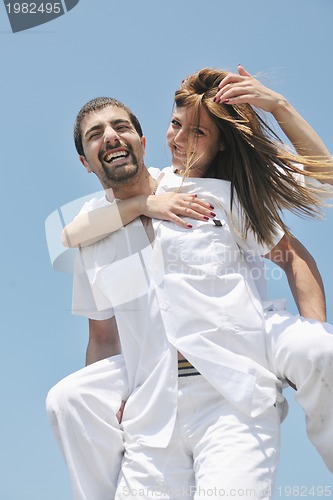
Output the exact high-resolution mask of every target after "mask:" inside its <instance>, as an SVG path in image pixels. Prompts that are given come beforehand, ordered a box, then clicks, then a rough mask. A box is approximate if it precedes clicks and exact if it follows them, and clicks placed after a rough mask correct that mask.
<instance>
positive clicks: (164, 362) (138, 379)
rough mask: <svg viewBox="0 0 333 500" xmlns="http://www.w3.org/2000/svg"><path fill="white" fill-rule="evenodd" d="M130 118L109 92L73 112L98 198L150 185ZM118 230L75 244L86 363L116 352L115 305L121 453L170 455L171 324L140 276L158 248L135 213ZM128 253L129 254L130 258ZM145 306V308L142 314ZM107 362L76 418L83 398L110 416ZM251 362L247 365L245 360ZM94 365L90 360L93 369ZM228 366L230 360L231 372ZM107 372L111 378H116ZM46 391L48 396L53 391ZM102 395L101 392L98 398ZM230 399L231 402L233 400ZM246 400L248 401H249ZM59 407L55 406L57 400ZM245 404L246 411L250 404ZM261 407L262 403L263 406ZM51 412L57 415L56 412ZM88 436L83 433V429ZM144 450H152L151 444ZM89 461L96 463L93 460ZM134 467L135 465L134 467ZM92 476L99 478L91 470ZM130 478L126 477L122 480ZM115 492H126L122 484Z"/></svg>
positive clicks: (189, 474)
mask: <svg viewBox="0 0 333 500" xmlns="http://www.w3.org/2000/svg"><path fill="white" fill-rule="evenodd" d="M135 123H136V122H135V120H133V119H132V118H131V113H130V112H129V111H128V110H127V109H126V108H125V107H124V106H123V105H121V104H119V103H117V102H116V101H112V100H109V101H108V100H104V101H103V100H96V101H93V102H92V103H88V105H87V106H86V107H84V109H83V111H82V112H81V115H80V114H79V116H78V124H79V125H78V127H79V130H80V131H81V132H82V143H83V149H82V151H81V150H80V140H78V141H76V142H77V145H78V144H79V146H77V147H78V151H79V153H80V155H81V157H80V159H81V161H82V163H83V164H84V166H85V167H86V169H87V170H88V172H90V171H92V172H94V173H95V174H96V175H98V177H99V179H100V180H101V183H102V185H103V187H104V189H106V190H107V197H108V198H109V200H108V199H106V200H104V201H102V202H100V206H102V205H103V204H105V203H108V202H109V201H112V200H111V195H112V194H111V193H110V191H109V188H112V191H113V196H114V198H119V199H125V198H128V197H132V196H134V195H137V194H146V195H148V194H151V193H152V192H154V191H156V182H155V181H154V177H153V176H152V175H150V174H149V173H148V171H147V170H146V168H145V166H144V163H143V156H144V147H145V140H144V138H143V137H142V136H141V132H140V129H138V127H137V126H136V125H135ZM83 153H84V154H83ZM97 206H98V202H94V204H93V206H91V207H89V208H90V209H91V208H96V207H97ZM119 233H120V234H117V236H116V237H114V236H110V237H108V238H106V239H105V240H103V242H101V243H98V244H96V245H92V246H91V247H88V248H87V249H85V250H84V251H83V252H81V258H80V259H79V261H78V262H77V267H78V269H77V273H76V277H75V279H76V281H77V282H76V285H75V288H74V291H75V293H76V296H75V295H74V305H75V304H79V307H80V310H81V314H83V315H85V316H88V317H89V325H90V328H89V331H90V338H89V346H88V351H87V361H88V363H91V362H94V361H98V360H101V359H103V358H105V356H113V355H117V354H118V353H119V344H118V337H117V334H116V329H115V327H116V323H115V319H114V313H115V317H116V321H117V325H118V329H119V332H120V337H121V343H122V349H123V352H124V356H125V362H126V369H127V374H128V380H129V387H128V389H127V388H126V387H125V384H124V386H123V387H122V388H121V390H120V391H119V393H121V395H120V397H119V396H118V402H119V403H120V400H121V399H124V398H125V397H126V393H127V391H128V392H129V393H130V394H131V396H130V398H129V400H128V402H127V404H126V409H125V415H124V421H123V426H124V434H125V441H126V443H127V444H128V449H127V453H128V457H127V458H130V457H131V454H133V456H134V457H135V456H136V455H135V453H137V450H136V449H135V447H136V444H137V443H140V444H143V445H144V446H146V447H148V448H150V449H152V450H154V449H156V451H157V454H158V453H160V450H161V449H162V450H163V449H166V450H167V453H170V456H171V455H172V457H173V459H175V450H174V449H173V450H170V442H171V441H172V437H173V438H175V436H173V433H174V432H175V422H176V410H177V404H179V401H178V403H177V377H176V374H177V367H176V362H177V355H176V349H175V345H174V344H175V343H176V342H174V343H170V339H171V337H172V335H171V332H170V331H165V322H164V321H163V318H162V316H161V304H159V302H158V300H159V298H158V297H157V295H156V290H157V289H158V286H159V284H160V282H159V281H158V280H157V282H156V276H157V277H158V274H155V275H153V279H154V280H155V285H156V288H155V289H154V288H153V289H152V288H151V286H150V283H149V279H148V280H147V272H148V273H149V269H151V267H150V266H151V265H150V259H151V258H153V259H154V262H153V263H154V264H155V270H156V269H157V268H158V269H160V266H161V265H163V255H161V254H159V252H158V251H154V252H153V254H152V253H151V247H150V244H149V238H148V236H147V234H146V232H145V231H144V230H143V227H142V224H141V222H140V221H134V223H132V224H129V225H128V226H127V227H126V228H123V229H122V230H121V231H120V232H119ZM133 256H134V258H132V257H133ZM156 259H157V264H156ZM114 263H116V265H114ZM117 263H119V266H118V265H117ZM96 264H97V266H96ZM124 269H126V272H127V275H129V276H131V277H132V282H133V284H134V287H132V288H131V295H130V296H129V295H128V292H129V291H128V286H125V287H122V284H123V283H124V281H125V278H124ZM148 278H149V276H148ZM114 283H116V286H114ZM78 294H79V297H78ZM159 297H161V295H160V296H159ZM162 306H163V304H162ZM162 309H163V307H162ZM147 311H149V313H148V314H147ZM111 360H112V358H111ZM120 361H121V360H120ZM109 362H110V361H109V360H105V361H104V362H102V363H103V369H102V371H104V377H105V378H104V380H106V382H107V383H106V384H104V385H103V384H102V385H101V379H103V374H102V375H101V376H99V377H95V375H93V377H92V378H93V380H94V381H95V383H96V384H97V387H98V388H99V389H100V392H101V393H102V398H101V397H99V395H98V394H96V393H93V392H92V391H91V390H90V389H89V384H88V387H87V395H86V398H82V405H80V406H81V407H80V415H79V418H81V414H82V413H81V411H82V407H84V406H85V405H86V407H88V412H87V413H89V412H90V413H91V415H90V417H91V421H92V422H93V421H96V420H97V417H98V412H99V411H102V413H103V414H105V415H108V417H107V418H109V419H111V417H112V416H114V412H115V411H116V409H117V407H118V403H117V405H116V407H114V408H113V415H112V412H110V413H109V414H108V412H107V406H108V397H109V395H108V394H107V391H108V390H109V389H110V387H111V385H110V383H109V382H110V379H107V378H108V376H109V373H108V372H109V370H108V366H107V365H108V363H109ZM97 364H98V363H96V365H97ZM266 365H267V363H266V364H265V363H263V366H262V367H261V368H259V367H256V368H255V369H256V370H257V381H258V385H257V389H258V391H259V393H260V390H262V394H263V395H266V399H269V400H270V401H273V402H274V401H277V400H278V396H279V389H278V388H279V386H280V385H281V384H280V382H279V381H278V380H277V379H276V377H275V376H273V375H272V374H271V373H270V372H269V370H268V369H267V367H266ZM251 367H252V368H253V366H252V365H251ZM88 368H89V367H88ZM95 368H96V367H95V366H94V365H92V374H93V372H94V369H95ZM204 370H205V367H204V366H202V371H204ZM232 371H233V369H232V368H231V369H230V374H231V373H232ZM119 374H120V373H118V375H119ZM240 374H241V375H240V378H239V380H238V382H240V383H241V382H245V379H246V377H247V375H248V374H247V373H246V371H244V373H241V371H240ZM71 380H73V379H71ZM112 380H116V378H114V379H112ZM245 387H246V383H245ZM222 390H223V389H222ZM222 394H223V392H222ZM258 395H259V394H258ZM53 396H54V394H53ZM57 397H58V395H57V394H56V398H54V397H53V399H57ZM95 397H96V401H95V402H94V404H92V405H88V404H87V399H90V398H92V399H94V398H95ZM214 397H216V395H215V396H214ZM232 397H233V396H232V394H229V398H230V399H231V400H232ZM103 398H104V399H103ZM272 398H273V399H272ZM50 399H52V395H51V396H50ZM50 399H49V405H50V407H51V406H52V404H54V403H50ZM101 399H103V401H102V403H101ZM264 399H265V398H264ZM233 402H234V403H235V404H236V401H233ZM266 403H267V401H266ZM96 404H98V411H96V412H95V414H94V415H93V416H92V413H93V412H92V411H91V408H92V407H93V406H95V408H96V407H97V406H96ZM247 404H248V405H250V406H251V404H250V402H249V401H248V403H247ZM236 406H237V405H236ZM59 407H61V403H60V405H59ZM248 409H249V410H250V413H251V408H248ZM262 410H263V411H264V409H263V408H262ZM52 411H53V413H54V415H56V413H59V412H56V411H54V409H52ZM56 417H57V418H58V416H57V415H56ZM274 418H275V417H274ZM109 423H110V422H108V424H109ZM67 424H68V422H67ZM103 426H104V422H103V421H101V427H103ZM81 427H82V426H81ZM110 429H111V430H112V432H113V430H114V429H115V430H117V426H116V425H114V422H113V423H112V424H111V425H109V427H108V428H106V426H104V428H103V429H99V431H100V437H99V438H97V440H98V441H101V436H102V435H103V432H106V434H107V433H108V432H109V430H110ZM116 434H117V432H116ZM94 437H95V436H94ZM87 438H88V441H89V433H88V432H87ZM112 439H113V438H112ZM274 439H278V436H275V438H274ZM102 441H103V442H102V443H101V444H102V448H103V452H102V455H103V453H104V461H107V459H108V456H109V454H110V445H111V442H107V441H104V440H103V439H102ZM88 446H89V443H88ZM111 449H112V446H111ZM146 449H147V448H146ZM273 449H274V445H273V446H271V448H270V454H271V456H270V458H269V459H270V460H273V458H272V455H273V453H272V452H273V451H274V450H273ZM118 451H119V453H118ZM118 451H117V453H118V456H119V455H120V453H121V445H120V446H119V447H118ZM182 453H185V451H184V450H183V449H179V450H178V455H179V459H183V458H184V460H185V457H182V456H181V455H182ZM102 455H101V456H102ZM151 456H154V453H153V452H152V455H151ZM169 458H170V457H169ZM169 458H168V461H169ZM88 460H89V459H88ZM102 461H103V460H102ZM273 462H274V460H273ZM136 465H140V464H136ZM266 465H267V464H266ZM271 465H272V464H271ZM273 467H274V463H273ZM96 468H97V469H99V467H98V466H97V467H96ZM134 469H135V468H134ZM103 470H105V469H103ZM80 472H82V471H78V474H77V475H80ZM127 472H128V468H127V469H126V473H127ZM136 472H137V473H138V474H140V473H142V471H140V470H138V471H136ZM134 473H135V470H134ZM182 474H183V475H182V477H181V478H179V479H178V482H177V481H176V482H175V483H173V487H175V485H178V486H179V485H183V484H186V485H190V486H191V485H193V484H194V483H193V480H194V478H193V470H190V468H189V470H188V471H185V472H184V471H182ZM268 479H269V475H266V476H265V477H264V480H268ZM96 480H97V481H98V478H96ZM164 480H165V478H164V477H163V475H159V474H158V469H157V465H156V464H154V463H152V470H151V477H150V478H149V483H148V484H150V486H151V488H152V490H154V489H158V488H161V487H162V485H163V481H164ZM125 481H126V478H125ZM130 483H131V479H130V480H129V483H128V484H130ZM105 484H106V483H105ZM124 484H125V485H126V482H125V483H124V477H123V485H124ZM95 486H96V485H93V486H92V487H93V488H94V487H95ZM98 486H99V485H97V487H98ZM111 486H112V485H110V484H108V485H107V488H110V489H109V490H108V493H107V494H109V495H110V496H111V491H112V490H111ZM91 491H92V490H91ZM106 491H107V490H105V491H104V494H105V492H106ZM84 494H85V493H83V487H81V490H80V491H79V490H78V492H77V497H76V498H94V499H98V498H101V499H102V498H108V497H106V496H103V493H102V492H96V493H93V494H92V493H90V495H91V496H90V497H88V496H86V497H85V496H83V495H84ZM112 494H113V493H112ZM122 494H123V495H124V496H126V492H125V491H124V486H123V492H122ZM258 494H259V493H258ZM80 495H81V496H80ZM98 495H100V496H98ZM120 495H121V493H120ZM119 498H121V496H119Z"/></svg>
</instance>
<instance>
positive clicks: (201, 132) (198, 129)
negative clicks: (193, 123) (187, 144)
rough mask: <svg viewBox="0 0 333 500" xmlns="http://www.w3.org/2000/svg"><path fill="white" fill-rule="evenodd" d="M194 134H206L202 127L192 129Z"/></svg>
mask: <svg viewBox="0 0 333 500" xmlns="http://www.w3.org/2000/svg"><path fill="white" fill-rule="evenodd" d="M192 132H193V134H195V135H205V134H204V132H203V131H202V130H201V129H200V128H194V129H192Z"/></svg>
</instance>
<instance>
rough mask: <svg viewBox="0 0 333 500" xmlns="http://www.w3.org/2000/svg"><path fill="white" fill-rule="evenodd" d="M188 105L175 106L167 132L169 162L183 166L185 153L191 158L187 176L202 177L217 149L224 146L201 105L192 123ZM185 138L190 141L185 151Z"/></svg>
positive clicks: (190, 110) (180, 167)
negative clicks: (196, 117)
mask: <svg viewBox="0 0 333 500" xmlns="http://www.w3.org/2000/svg"><path fill="white" fill-rule="evenodd" d="M193 114H194V110H193V108H192V107H176V108H175V110H174V113H173V116H172V119H171V123H170V125H169V128H168V131H167V143H168V146H169V148H170V151H171V156H172V165H173V166H174V167H175V168H177V169H180V170H183V169H184V168H185V167H186V155H187V154H188V153H189V154H191V156H192V154H193V157H191V171H190V176H192V177H194V176H195V177H200V176H202V175H203V174H204V173H205V171H206V170H207V168H208V167H209V165H210V164H211V163H212V161H213V160H214V158H215V156H216V155H217V153H218V152H219V151H222V150H223V149H224V146H223V144H222V141H221V135H220V131H219V129H218V127H217V125H216V124H215V122H214V121H213V120H212V119H211V118H210V116H209V114H208V112H207V111H206V109H205V108H204V107H202V108H201V110H200V123H199V125H197V124H194V121H193V118H194V116H193ZM188 140H190V141H191V142H192V147H191V151H189V152H188V151H187V143H188Z"/></svg>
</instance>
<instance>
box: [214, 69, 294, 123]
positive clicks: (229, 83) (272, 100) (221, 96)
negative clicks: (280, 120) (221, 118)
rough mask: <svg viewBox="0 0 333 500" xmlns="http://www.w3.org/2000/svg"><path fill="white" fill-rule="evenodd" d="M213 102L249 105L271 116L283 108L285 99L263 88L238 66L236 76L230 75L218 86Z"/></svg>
mask: <svg viewBox="0 0 333 500" xmlns="http://www.w3.org/2000/svg"><path fill="white" fill-rule="evenodd" d="M219 89H220V90H219V91H218V92H217V94H216V96H215V101H216V102H219V103H225V104H244V103H246V104H251V105H252V106H256V107H258V108H260V109H262V110H263V111H268V112H269V113H272V114H273V115H274V114H275V113H276V112H278V111H279V109H280V107H284V106H285V103H286V99H285V98H284V97H283V96H282V95H281V94H278V93H277V92H274V91H273V90H271V89H269V88H268V87H265V85H263V84H262V83H260V82H259V80H257V79H256V78H254V77H253V76H252V75H250V73H248V72H247V71H246V70H245V69H244V68H243V66H241V65H240V64H239V65H238V74H236V73H230V74H229V75H228V76H226V77H225V78H224V79H223V80H222V82H221V83H220V85H219Z"/></svg>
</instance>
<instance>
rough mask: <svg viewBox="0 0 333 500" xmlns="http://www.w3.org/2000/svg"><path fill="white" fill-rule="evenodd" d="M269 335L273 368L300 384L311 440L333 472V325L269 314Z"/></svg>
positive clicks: (268, 354) (269, 353)
mask: <svg viewBox="0 0 333 500" xmlns="http://www.w3.org/2000/svg"><path fill="white" fill-rule="evenodd" d="M266 332H267V337H266V338H267V358H268V361H269V368H270V369H271V371H272V372H273V373H275V374H276V376H277V377H278V378H280V379H282V380H283V379H288V380H290V381H291V382H293V383H294V384H295V385H296V387H297V392H296V393H295V399H296V400H297V401H298V403H299V404H300V405H301V406H302V408H303V410H304V413H305V417H306V428H307V434H308V436H309V439H310V441H311V442H312V444H313V445H314V446H315V447H316V449H317V451H318V452H319V454H320V456H321V457H322V459H323V460H324V462H325V464H326V466H327V468H328V469H329V470H330V471H331V472H333V335H332V334H333V326H332V325H329V324H328V323H324V324H322V323H320V322H318V321H315V320H308V319H304V318H302V317H300V316H293V315H291V314H289V313H288V312H285V311H283V312H277V313H269V314H268V315H267V320H266Z"/></svg>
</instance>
